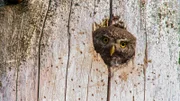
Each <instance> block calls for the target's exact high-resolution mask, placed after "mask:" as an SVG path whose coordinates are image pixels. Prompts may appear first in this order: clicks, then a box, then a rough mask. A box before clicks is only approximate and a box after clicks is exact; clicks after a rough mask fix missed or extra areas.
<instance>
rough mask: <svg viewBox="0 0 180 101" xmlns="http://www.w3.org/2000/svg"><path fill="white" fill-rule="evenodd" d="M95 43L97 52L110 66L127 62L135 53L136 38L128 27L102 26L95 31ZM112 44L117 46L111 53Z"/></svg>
mask: <svg viewBox="0 0 180 101" xmlns="http://www.w3.org/2000/svg"><path fill="white" fill-rule="evenodd" d="M105 39H106V40H105ZM107 40H108V42H107ZM103 41H104V42H103ZM122 42H123V43H125V45H124V44H122ZM93 43H94V48H95V50H96V52H97V53H99V54H100V55H101V57H102V59H103V60H104V62H105V63H106V64H107V65H108V66H118V65H121V64H123V63H126V62H127V61H128V60H129V59H131V58H132V57H133V56H134V55H135V46H136V38H135V37H134V36H133V35H132V34H131V33H130V32H128V31H127V30H126V29H123V28H120V27H117V26H108V27H102V28H99V29H97V30H95V31H94V32H93ZM120 44H121V45H120ZM112 46H113V47H115V48H114V49H115V50H114V51H113V53H112V54H111V51H112V49H113V48H112ZM124 46H125V47H124Z"/></svg>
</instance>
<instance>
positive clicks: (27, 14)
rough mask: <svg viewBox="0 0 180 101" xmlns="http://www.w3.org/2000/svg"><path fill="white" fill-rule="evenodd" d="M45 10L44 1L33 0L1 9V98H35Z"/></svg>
mask: <svg viewBox="0 0 180 101" xmlns="http://www.w3.org/2000/svg"><path fill="white" fill-rule="evenodd" d="M42 8H43V9H42ZM46 10H47V7H46V3H45V1H43V2H41V1H34V0H29V2H28V5H27V2H24V3H23V4H20V5H12V6H6V7H1V8H0V47H1V48H0V55H1V57H0V69H1V76H0V82H1V89H0V92H1V94H0V95H1V98H0V100H1V101H15V100H17V101H20V100H22V101H25V100H27V101H29V100H33V101H36V100H37V91H38V78H37V77H38V54H37V53H38V41H39V35H40V33H41V28H42V24H43V22H42V19H43V18H44V16H45V15H44V12H45V11H46Z"/></svg>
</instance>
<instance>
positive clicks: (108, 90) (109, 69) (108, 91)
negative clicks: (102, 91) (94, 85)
mask: <svg viewBox="0 0 180 101" xmlns="http://www.w3.org/2000/svg"><path fill="white" fill-rule="evenodd" d="M110 97H111V68H110V67H108V85H107V101H110Z"/></svg>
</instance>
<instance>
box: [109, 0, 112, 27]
mask: <svg viewBox="0 0 180 101" xmlns="http://www.w3.org/2000/svg"><path fill="white" fill-rule="evenodd" d="M112 3H113V0H110V5H109V22H108V26H110V25H111V23H112V17H113V8H112V7H113V6H112Z"/></svg>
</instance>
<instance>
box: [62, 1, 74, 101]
mask: <svg viewBox="0 0 180 101" xmlns="http://www.w3.org/2000/svg"><path fill="white" fill-rule="evenodd" d="M72 4H73V0H71V2H70V11H69V18H68V25H67V33H68V60H67V66H66V78H65V90H64V101H66V98H67V78H68V67H69V62H70V52H71V33H70V22H71V14H72Z"/></svg>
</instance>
